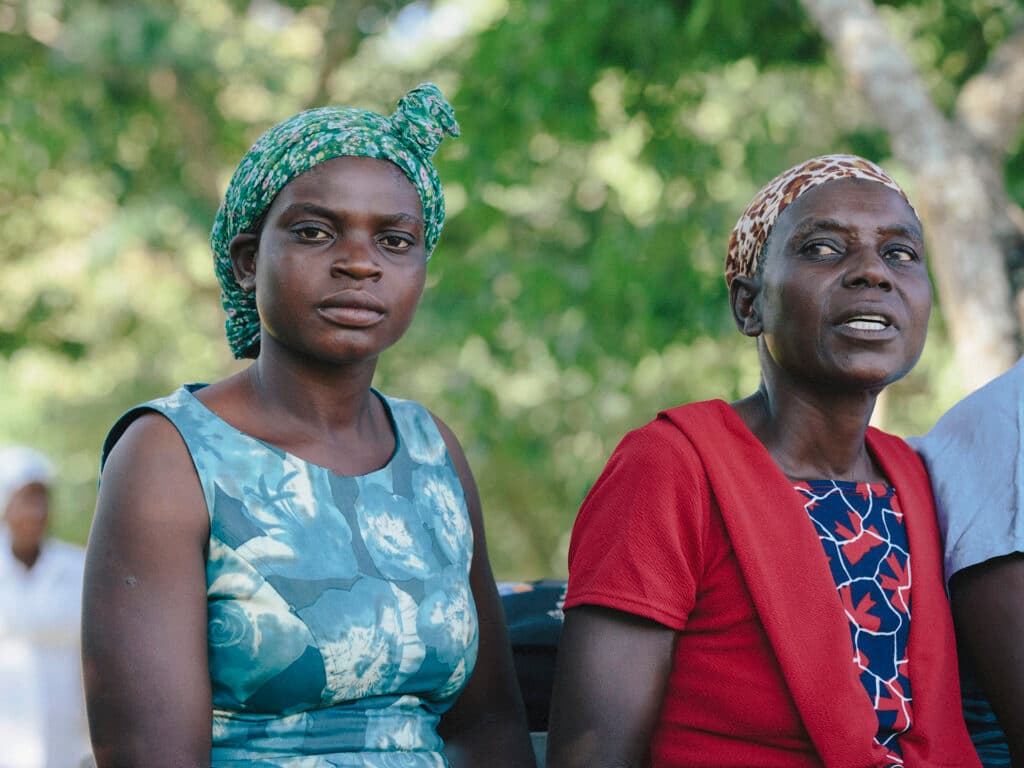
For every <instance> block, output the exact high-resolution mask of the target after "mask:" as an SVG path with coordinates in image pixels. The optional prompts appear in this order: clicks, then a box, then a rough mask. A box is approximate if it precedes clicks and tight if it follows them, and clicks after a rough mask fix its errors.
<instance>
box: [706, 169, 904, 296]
mask: <svg viewBox="0 0 1024 768" xmlns="http://www.w3.org/2000/svg"><path fill="white" fill-rule="evenodd" d="M836 179H866V180H867V181H876V182H878V183H879V184H884V185H885V186H887V187H888V188H889V189H892V190H894V191H896V192H898V193H899V194H900V196H901V197H902V198H903V199H904V200H907V195H906V193H905V192H904V191H903V190H902V189H900V186H899V184H897V183H896V182H895V181H894V180H893V178H892V177H891V176H890V175H889V174H887V173H886V172H885V171H883V170H882V169H881V168H879V167H878V166H877V165H875V164H874V163H872V162H871V161H870V160H865V159H864V158H863V157H857V156H856V155H823V156H822V157H815V158H812V159H810V160H805V161H804V162H802V163H800V164H799V165H795V166H793V167H792V168H790V169H789V170H788V171H784V172H783V173H781V174H779V175H778V176H776V177H775V178H774V179H772V180H771V181H770V182H768V184H767V185H765V187H764V188H763V189H762V190H761V191H760V192H758V193H757V194H756V195H755V196H754V199H753V200H752V201H751V202H750V205H748V206H747V209H746V210H745V211H744V212H743V215H742V216H740V219H739V221H738V222H736V226H735V227H734V228H733V230H732V234H731V235H729V251H728V253H727V254H726V257H725V282H726V284H727V285H731V284H732V280H733V278H734V277H736V276H737V275H743V276H744V277H752V276H753V275H754V273H755V271H756V270H757V260H758V258H759V257H760V255H761V251H762V250H764V244H765V243H766V242H767V241H768V234H769V233H770V232H771V231H772V227H773V226H775V222H776V221H778V220H779V216H780V215H781V214H782V212H783V211H784V210H785V209H786V206H788V205H789V204H790V203H792V202H793V201H794V200H796V199H797V198H798V197H800V195H802V194H804V193H805V192H807V191H808V190H811V189H814V188H815V187H818V186H821V185H822V184H824V183H825V182H828V181H835V180H836ZM907 205H910V201H909V200H907ZM911 209H913V206H911Z"/></svg>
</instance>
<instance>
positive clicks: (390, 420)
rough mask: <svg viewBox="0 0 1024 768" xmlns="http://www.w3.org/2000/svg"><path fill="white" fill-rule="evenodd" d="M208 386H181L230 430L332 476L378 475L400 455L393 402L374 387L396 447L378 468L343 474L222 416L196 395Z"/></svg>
mask: <svg viewBox="0 0 1024 768" xmlns="http://www.w3.org/2000/svg"><path fill="white" fill-rule="evenodd" d="M207 386H209V385H207V384H203V383H196V384H185V385H183V386H182V387H181V391H182V392H184V393H185V395H186V396H187V398H188V401H189V402H191V403H194V404H195V405H197V406H198V407H199V408H202V409H203V410H204V411H206V413H208V414H209V415H211V416H213V418H214V419H216V420H217V421H218V422H219V423H220V424H223V425H224V426H225V427H227V428H228V429H229V430H231V431H232V432H234V433H235V434H236V435H239V436H241V437H242V438H244V439H246V440H250V441H252V442H254V443H257V444H258V445H261V446H263V447H264V448H266V449H267V450H270V451H273V452H275V453H278V454H280V455H282V456H284V457H286V458H288V459H289V460H291V461H293V462H297V463H301V464H305V465H306V466H307V467H311V468H313V469H316V470H319V471H320V472H324V473H326V474H327V475H329V476H330V477H337V478H345V479H353V480H357V479H359V478H364V477H372V476H373V475H376V474H378V473H380V472H386V471H387V470H388V469H390V468H391V465H392V464H394V462H395V458H396V457H397V456H398V453H399V451H400V450H401V449H402V447H403V444H402V435H401V432H400V431H399V429H398V422H397V421H396V420H395V414H394V411H392V409H391V403H389V402H388V398H387V397H385V396H384V395H383V394H382V393H381V392H379V391H378V390H377V389H375V388H374V387H370V392H372V393H373V394H374V395H375V396H376V397H377V399H378V400H380V402H381V405H383V406H384V413H385V415H386V416H387V418H388V424H389V425H391V432H392V434H394V436H395V448H394V450H393V451H392V452H391V455H390V456H389V457H388V460H387V461H386V462H384V464H383V465H381V466H380V467H377V469H372V470H370V471H369V472H364V473H362V474H359V475H343V474H340V473H338V472H335V471H334V470H333V469H331V468H330V467H325V466H324V465H323V464H317V463H316V462H314V461H309V460H308V459H304V458H302V457H301V456H297V455H296V454H294V453H292V452H291V451H287V450H285V449H284V448H282V447H281V446H279V445H274V444H273V443H269V442H267V441H266V440H263V439H261V438H258V437H256V436H255V435H250V434H249V433H248V432H245V431H243V430H241V429H239V428H238V427H236V426H235V425H234V424H232V423H231V422H230V421H228V420H227V419H225V418H224V417H223V416H221V415H220V414H219V413H217V412H216V411H214V410H213V409H212V408H210V406H208V405H207V404H206V403H204V402H203V401H202V400H200V399H199V398H198V397H196V394H195V393H196V392H198V391H199V390H201V389H204V388H205V387H207Z"/></svg>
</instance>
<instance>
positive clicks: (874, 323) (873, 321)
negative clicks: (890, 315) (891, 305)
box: [846, 315, 889, 331]
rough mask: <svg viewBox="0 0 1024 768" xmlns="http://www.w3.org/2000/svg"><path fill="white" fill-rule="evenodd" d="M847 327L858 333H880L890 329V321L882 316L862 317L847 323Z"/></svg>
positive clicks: (853, 318)
mask: <svg viewBox="0 0 1024 768" xmlns="http://www.w3.org/2000/svg"><path fill="white" fill-rule="evenodd" d="M846 325H848V326H850V327H851V328H855V329H857V330H858V331H879V330H882V329H884V328H888V327H889V321H888V320H886V319H885V318H884V317H882V316H881V315H861V316H860V317H852V318H850V319H849V320H847V321H846Z"/></svg>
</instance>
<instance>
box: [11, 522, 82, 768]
mask: <svg viewBox="0 0 1024 768" xmlns="http://www.w3.org/2000/svg"><path fill="white" fill-rule="evenodd" d="M84 562H85V553H84V552H83V550H82V549H81V548H80V547H75V546H72V545H70V544H65V543H64V542H61V541H55V540H52V539H48V540H46V541H44V542H43V546H42V549H41V550H40V553H39V558H38V559H37V560H36V562H35V565H34V566H33V567H32V568H29V569H26V568H25V566H24V565H23V564H22V563H21V562H20V561H19V560H18V559H17V558H15V557H14V555H13V554H12V553H11V545H10V541H9V539H8V537H7V534H6V533H5V532H2V531H0V768H78V767H79V766H80V765H82V763H83V760H84V759H85V758H86V757H87V756H88V754H89V747H88V744H89V740H88V729H87V726H86V720H85V700H84V696H83V692H82V668H81V652H80V641H79V636H80V631H79V624H80V619H81V610H82V609H81V604H82V571H83V566H84Z"/></svg>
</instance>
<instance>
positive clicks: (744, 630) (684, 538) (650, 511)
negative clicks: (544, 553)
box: [565, 420, 822, 768]
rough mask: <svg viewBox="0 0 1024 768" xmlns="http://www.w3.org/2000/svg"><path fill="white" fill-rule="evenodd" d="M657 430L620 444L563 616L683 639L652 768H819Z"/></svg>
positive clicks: (577, 538)
mask: <svg viewBox="0 0 1024 768" xmlns="http://www.w3.org/2000/svg"><path fill="white" fill-rule="evenodd" d="M677 438H678V432H677V430H676V428H675V427H674V426H672V425H671V424H670V423H668V422H667V421H664V420H658V421H654V422H652V423H650V424H648V425H647V426H645V427H643V428H642V429H639V430H636V431H634V432H630V433H629V434H627V435H626V437H625V438H624V439H623V440H622V442H621V443H620V444H619V446H618V448H617V449H616V450H615V452H614V454H613V455H612V457H611V459H610V460H609V462H608V465H607V467H606V468H605V470H604V472H603V473H602V474H601V476H600V477H599V478H598V480H597V482H596V483H595V484H594V486H593V488H592V489H591V491H590V493H589V494H588V496H587V498H586V500H585V501H584V503H583V506H582V507H581V509H580V512H579V516H578V517H577V519H576V524H575V526H574V528H573V534H572V540H571V543H570V547H569V590H568V594H567V596H566V600H565V607H566V609H569V608H572V607H574V606H578V605H585V604H590V605H601V606H605V607H608V608H614V609H617V610H621V611H625V612H628V613H632V614H635V615H639V616H644V617H646V618H649V619H652V620H654V621H657V622H659V623H661V624H664V625H666V626H668V627H671V628H672V629H676V630H680V631H681V630H683V629H685V630H686V631H685V632H681V633H680V635H679V637H678V640H677V643H676V647H675V652H674V659H673V664H672V671H671V674H670V678H669V681H668V685H667V687H666V691H665V701H664V705H663V707H662V711H661V714H660V716H659V722H658V725H657V728H656V730H655V732H654V735H653V738H652V742H651V764H652V766H654V768H659V767H660V766H693V768H701V767H702V766H707V768H712V767H714V768H731V767H732V766H735V768H750V767H751V766H764V767H765V768H775V767H776V766H777V767H778V768H801V767H803V766H808V767H810V766H821V765H822V762H821V760H820V758H819V757H818V754H817V752H816V750H815V749H814V745H813V744H812V743H811V740H810V737H809V736H808V734H807V731H806V729H805V728H804V726H803V724H802V721H801V719H800V715H799V712H798V711H797V709H796V705H795V703H794V701H793V699H792V697H791V696H790V694H789V691H788V689H787V687H786V682H785V680H784V678H783V675H782V671H781V669H780V668H779V664H778V661H777V660H776V658H775V654H774V653H773V651H772V648H771V645H770V644H769V642H768V638H767V636H766V635H765V631H764V627H763V626H762V624H761V621H760V620H759V618H758V616H757V612H756V610H755V608H754V604H753V603H752V601H751V597H750V594H749V592H748V590H747V587H746V584H745V582H744V580H743V576H742V574H741V572H740V569H739V565H738V563H737V560H736V555H735V553H734V552H733V548H732V545H731V543H730V541H729V538H728V536H727V534H726V529H725V526H724V523H723V520H722V516H721V512H720V511H719V509H718V505H717V503H716V501H715V499H714V498H713V497H711V495H710V493H709V488H708V482H707V479H706V477H705V476H704V469H703V467H702V465H701V461H700V458H699V457H698V456H697V455H696V452H695V451H694V450H693V448H692V447H691V446H690V445H689V444H688V443H686V442H685V441H680V440H678V439H677Z"/></svg>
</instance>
